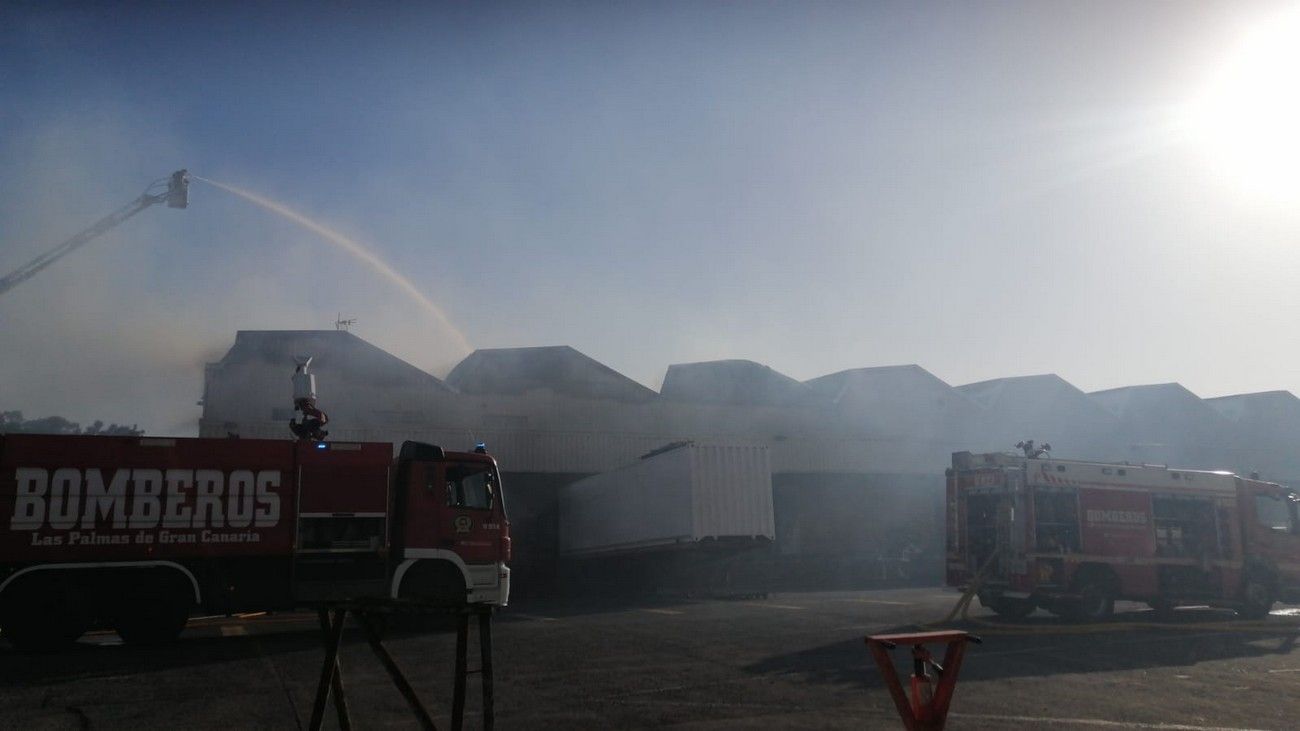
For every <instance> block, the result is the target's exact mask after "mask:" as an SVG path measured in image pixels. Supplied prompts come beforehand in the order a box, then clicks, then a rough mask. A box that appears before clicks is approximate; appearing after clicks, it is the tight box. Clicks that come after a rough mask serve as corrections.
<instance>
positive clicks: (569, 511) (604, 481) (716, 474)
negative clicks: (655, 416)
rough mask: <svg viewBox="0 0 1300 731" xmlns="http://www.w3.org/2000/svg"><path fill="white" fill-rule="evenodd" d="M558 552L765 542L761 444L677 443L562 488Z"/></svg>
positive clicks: (768, 489) (766, 479)
mask: <svg viewBox="0 0 1300 731" xmlns="http://www.w3.org/2000/svg"><path fill="white" fill-rule="evenodd" d="M559 510H560V515H559V517H560V520H559V544H560V553H562V554H564V555H568V556H594V555H600V554H610V553H621V552H637V551H644V550H650V549H660V548H664V547H668V546H677V545H682V544H693V543H699V542H701V541H706V540H710V539H716V540H732V539H751V540H767V541H770V540H772V539H773V538H774V536H775V532H776V531H775V525H774V520H773V517H772V467H771V460H770V458H769V455H768V450H767V447H766V446H761V445H750V444H723V443H701V444H696V443H694V442H682V443H680V444H673V445H669V447H667V448H665V449H661V450H656V451H655V452H651V453H650V454H648V455H646V456H644V457H642V458H641V459H639V460H637V461H636V462H634V463H633V464H630V465H627V466H625V467H621V468H619V469H616V470H613V471H611V472H605V473H603V474H599V475H594V476H592V477H588V478H585V479H582V480H579V481H577V482H574V483H572V484H570V485H566V486H565V487H564V488H562V489H561V490H560V496H559Z"/></svg>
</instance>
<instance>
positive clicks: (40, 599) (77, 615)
mask: <svg viewBox="0 0 1300 731" xmlns="http://www.w3.org/2000/svg"><path fill="white" fill-rule="evenodd" d="M4 599H5V603H4V612H3V615H0V626H3V628H4V636H5V639H7V640H9V642H10V644H12V645H13V646H14V647H15V648H17V649H19V650H21V651H23V652H47V651H51V650H58V649H60V648H63V647H66V646H68V645H71V644H72V643H73V642H76V641H77V638H78V637H80V636H81V635H82V634H84V633H85V631H86V630H87V629H88V628H89V627H90V621H91V618H90V617H89V616H88V615H87V614H86V611H85V610H86V607H87V602H85V601H84V599H83V598H82V597H80V596H78V595H77V592H76V590H75V588H74V587H73V585H72V584H71V583H69V582H66V581H63V580H62V578H61V577H56V576H40V577H37V576H33V577H31V578H29V579H27V580H25V581H21V582H18V583H17V584H16V585H15V586H13V587H10V589H9V590H8V591H6V592H5V597H4Z"/></svg>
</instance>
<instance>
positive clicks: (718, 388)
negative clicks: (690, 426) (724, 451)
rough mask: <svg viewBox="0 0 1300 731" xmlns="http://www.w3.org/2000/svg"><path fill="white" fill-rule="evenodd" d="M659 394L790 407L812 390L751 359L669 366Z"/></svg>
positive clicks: (674, 398)
mask: <svg viewBox="0 0 1300 731" xmlns="http://www.w3.org/2000/svg"><path fill="white" fill-rule="evenodd" d="M659 395H660V396H662V397H663V398H665V399H668V400H670V401H689V402H693V403H714V404H739V405H752V406H789V405H794V404H798V403H805V402H807V401H808V399H809V396H810V395H811V389H810V388H809V387H808V386H806V385H804V384H803V383H800V382H799V381H797V380H795V379H793V378H791V377H789V376H787V375H785V374H783V373H779V372H777V371H775V370H773V369H771V368H769V367H768V366H765V365H763V364H762V363H755V362H754V361H752V360H713V361H705V362H702V363H677V364H674V365H670V366H668V373H667V374H666V375H665V376H664V385H663V387H662V388H661V389H660V390H659Z"/></svg>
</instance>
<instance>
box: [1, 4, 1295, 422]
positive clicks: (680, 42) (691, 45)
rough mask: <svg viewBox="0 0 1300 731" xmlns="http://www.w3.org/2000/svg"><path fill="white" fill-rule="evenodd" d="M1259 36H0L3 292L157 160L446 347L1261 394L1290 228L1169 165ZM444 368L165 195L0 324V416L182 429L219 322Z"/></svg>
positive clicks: (644, 20)
mask: <svg viewBox="0 0 1300 731" xmlns="http://www.w3.org/2000/svg"><path fill="white" fill-rule="evenodd" d="M1277 7H1279V6H1277V5H1275V4H1273V3H1221V4H1219V3H1208V2H1207V3H1197V4H1190V3H1128V2H1123V3H1120V2H1113V3H1111V2H1098V3H1049V2H1029V3H1005V2H998V3H870V4H867V3H861V4H848V3H772V4H768V3H721V2H718V3H669V4H659V3H655V4H644V3H640V4H633V3H626V4H619V3H595V4H551V3H544V4H542V3H538V4H532V3H530V4H499V5H491V6H483V5H479V4H455V5H444V6H433V7H426V6H425V4H417V3H408V4H389V5H384V4H370V3H352V4H327V5H326V6H325V7H320V5H319V4H302V5H283V6H281V5H280V4H277V5H276V6H274V7H271V6H270V5H269V4H261V3H247V4H205V5H202V6H199V5H198V4H194V3H157V4H154V3H131V4H127V5H125V6H121V7H101V6H100V5H98V4H92V5H87V6H79V5H76V4H65V3H9V4H6V5H5V6H4V8H3V9H0V270H4V271H8V270H9V269H11V268H14V267H16V266H18V265H20V264H21V263H23V262H24V261H26V260H27V259H28V258H30V257H31V256H33V255H35V254H37V253H39V252H40V251H42V250H43V249H45V248H47V247H48V246H51V245H53V244H55V243H57V242H59V241H60V240H62V239H64V238H66V237H68V236H70V235H71V234H72V233H75V232H76V231H77V230H79V229H80V228H83V227H84V226H86V225H88V224H89V223H91V222H92V221H93V220H95V219H96V218H98V217H99V216H101V215H103V214H105V213H107V212H109V211H111V210H113V209H114V208H116V207H117V206H119V205H122V204H124V203H126V202H127V201H129V200H130V199H131V198H132V197H134V196H135V195H136V194H138V192H139V190H141V189H143V188H144V187H145V185H147V184H148V183H149V182H150V181H151V180H153V179H154V178H157V177H159V176H162V175H165V174H166V173H168V172H170V171H171V170H173V169H175V168H178V167H182V166H185V167H188V168H190V169H191V170H193V171H194V172H195V173H197V174H199V175H203V176H207V177H210V178H213V179H216V180H221V181H225V182H229V183H233V184H235V185H239V186H243V187H245V188H248V189H251V190H254V191H256V192H258V193H261V194H263V195H267V196H269V197H272V198H275V199H277V200H279V201H281V202H283V203H284V204H286V205H288V206H290V207H292V208H294V209H296V210H299V211H301V212H302V213H304V214H307V215H309V216H311V217H313V218H314V219H316V220H319V221H321V222H322V223H324V224H326V225H328V226H331V227H333V228H336V229H338V230H340V231H342V232H344V233H346V234H347V235H349V236H352V237H354V238H356V239H357V240H358V241H361V242H364V243H365V244H366V245H367V246H368V247H369V248H371V249H373V250H374V251H375V252H376V253H378V254H379V255H380V256H381V257H383V258H384V259H385V260H387V261H388V262H390V263H391V264H392V265H393V266H394V267H396V268H397V269H398V270H400V271H402V272H403V273H404V274H405V275H406V276H408V277H409V278H410V279H411V280H412V281H413V282H415V283H416V284H417V286H419V287H420V288H421V289H422V290H424V291H426V292H428V293H429V296H430V297H431V298H432V299H433V300H435V301H436V302H438V303H439V305H441V306H442V307H443V308H444V309H445V310H446V311H447V313H448V315H449V316H450V317H451V319H452V320H453V321H454V322H456V323H457V325H458V326H459V327H460V329H461V330H463V331H464V332H465V334H466V336H467V337H468V338H469V340H470V341H471V342H472V343H473V344H474V345H475V346H478V347H509V346H523V345H550V344H569V345H573V346H574V347H576V348H578V349H579V350H582V351H584V352H586V353H587V354H589V355H591V356H592V357H595V358H597V359H599V360H601V361H603V362H605V363H607V364H609V365H610V366H612V367H614V368H616V369H618V370H620V371H622V372H624V373H626V374H628V375H629V376H631V377H633V378H636V379H637V380H639V381H642V382H643V383H646V384H647V385H649V386H651V387H657V386H658V385H659V382H660V380H661V379H662V375H663V371H664V369H665V368H666V367H667V365H668V364H670V363H674V362H684V361H695V360H707V359H714V358H748V359H752V360H757V361H759V362H763V363H766V364H768V365H771V366H772V367H774V368H776V369H778V370H781V371H783V372H785V373H788V374H790V375H792V376H794V377H797V378H811V377H815V376H818V375H822V374H825V373H829V372H833V371H837V370H841V369H845V368H852V367H857V366H866V365H887V364H897V363H912V362H915V363H919V364H921V365H922V366H924V367H926V368H928V369H929V370H931V371H933V372H934V373H935V374H936V375H938V376H940V377H941V378H944V379H945V380H947V381H949V382H951V383H955V384H956V383H965V382H970V381H975V380H982V379H986V378H993V377H998V376H1003V375H1022V374H1029V373H1041V372H1056V373H1059V374H1061V375H1062V376H1063V377H1065V378H1066V379H1067V380H1070V381H1072V382H1074V383H1076V384H1077V385H1079V386H1080V387H1082V388H1085V389H1089V390H1092V389H1099V388H1108V387H1113V386H1120V385H1128V384H1133V383H1150V382H1163V381H1180V382H1182V383H1184V384H1185V385H1187V386H1188V387H1189V388H1192V389H1193V390H1194V391H1196V392H1197V393H1200V394H1201V395H1205V396H1213V395H1221V394H1225V393H1234V392H1243V391H1254V390H1266V389H1274V388H1283V389H1291V390H1297V389H1298V388H1300V382H1298V381H1300V378H1297V373H1296V369H1295V368H1294V367H1293V366H1292V365H1291V363H1292V362H1294V361H1295V360H1296V356H1297V355H1300V353H1298V352H1297V351H1298V350H1300V342H1298V341H1297V338H1296V336H1295V335H1294V332H1295V328H1294V326H1293V321H1294V317H1293V315H1294V313H1296V312H1298V311H1300V308H1298V306H1300V294H1297V291H1296V287H1294V285H1293V282H1294V281H1295V280H1296V277H1295V274H1296V269H1297V264H1298V263H1300V258H1298V256H1297V253H1296V250H1295V247H1294V245H1293V242H1295V241H1296V240H1298V239H1297V236H1296V234H1297V233H1300V220H1298V218H1297V215H1296V214H1295V213H1294V212H1293V209H1295V206H1294V205H1291V203H1293V201H1290V200H1279V199H1277V198H1275V197H1267V196H1258V195H1254V194H1252V193H1248V192H1246V189H1245V188H1242V187H1241V186H1236V185H1234V184H1232V183H1230V182H1228V181H1227V180H1225V176H1224V175H1223V174H1222V171H1221V170H1219V169H1216V168H1215V166H1214V165H1213V164H1211V163H1210V162H1209V161H1207V158H1206V156H1205V155H1204V154H1202V153H1203V151H1202V150H1199V149H1197V147H1198V145H1197V144H1196V143H1195V142H1194V141H1193V142H1188V141H1187V140H1184V139H1182V138H1179V137H1178V136H1177V135H1174V134H1171V133H1170V128H1169V125H1168V119H1169V115H1170V111H1169V110H1170V109H1176V108H1178V106H1179V105H1181V104H1184V103H1185V102H1186V100H1187V99H1189V98H1191V97H1193V96H1195V95H1196V94H1197V92H1198V89H1200V88H1201V87H1203V86H1204V85H1205V79H1206V78H1207V76H1208V75H1209V74H1211V73H1212V72H1213V70H1214V67H1215V64H1216V63H1217V62H1218V59H1220V58H1221V57H1222V55H1223V54H1224V53H1225V52H1226V51H1225V49H1228V48H1230V47H1232V44H1233V43H1234V40H1235V38H1236V37H1237V36H1238V35H1240V33H1241V31H1242V29H1243V28H1249V27H1250V26H1251V24H1252V23H1258V22H1261V21H1260V19H1267V18H1268V17H1269V14H1270V13H1274V12H1276V10H1277ZM339 312H341V313H343V314H344V315H345V316H349V317H356V318H357V319H358V321H359V322H358V324H357V326H356V328H355V332H356V333H357V334H358V335H360V336H362V337H365V338H367V339H369V340H371V341H372V342H374V343H376V344H378V345H380V346H381V347H384V348H386V349H389V350H391V351H393V352H395V353H397V354H399V355H401V356H402V357H404V358H406V359H407V360H409V361H411V362H412V363H414V364H416V365H418V366H420V367H423V368H426V369H429V370H431V371H433V372H436V373H440V374H441V373H443V372H445V371H446V370H447V369H448V368H449V367H450V366H451V365H452V364H453V363H454V362H455V361H456V360H458V359H459V357H460V356H461V355H462V354H461V353H459V352H455V349H454V348H451V347H449V345H448V343H449V338H447V337H446V334H445V333H440V332H438V327H437V326H436V323H432V322H430V321H429V320H428V318H426V317H423V316H422V315H421V314H420V313H419V312H418V310H417V309H416V308H414V307H413V306H411V304H410V303H409V302H407V301H406V300H405V299H404V298H403V297H402V296H401V295H400V294H399V293H396V292H394V291H393V290H392V288H391V286H389V285H388V284H387V283H386V282H385V281H384V280H382V279H381V278H379V277H377V276H375V275H374V274H373V273H371V272H370V271H369V270H367V269H365V268H363V267H361V266H360V265H359V264H357V263H356V262H355V261H353V260H351V259H350V258H348V257H347V256H345V255H343V254H341V253H339V252H338V251H337V250H335V249H332V248H330V247H329V246H326V245H324V244H323V243H322V242H320V241H319V240H317V239H315V238H313V236H312V235H311V234H310V233H309V232H307V231H304V230H303V229H301V228H299V227H296V226H294V225H292V224H290V223H288V222H285V221H282V220H279V219H277V218H275V217H274V216H272V215H269V214H267V213H266V212H264V211H261V210H259V209H257V208H255V207H253V206H251V205H249V204H248V203H246V202H244V201H241V200H239V199H237V198H234V197H232V196H230V195H229V194H227V193H224V192H222V191H219V190H217V189H214V188H212V187H209V186H204V185H202V184H201V183H195V184H194V188H193V191H192V196H191V207H190V209H188V210H186V211H171V210H164V209H161V208H160V209H155V210H150V211H147V212H145V213H144V214H142V215H141V216H139V217H138V218H136V219H134V220H132V221H131V222H129V223H127V224H125V225H124V226H122V227H120V228H119V229H118V230H116V231H114V232H113V233H112V234H110V235H108V236H105V237H104V238H103V239H101V240H99V241H97V242H95V243H94V244H92V245H90V246H89V247H87V248H86V249H85V250H84V251H82V252H79V253H78V254H77V255H76V256H75V257H69V258H68V259H67V260H65V261H62V262H60V263H59V264H57V265H56V266H54V267H51V268H50V269H49V270H48V271H46V272H44V273H42V275H41V276H40V277H38V278H35V279H33V280H31V281H30V282H28V283H26V284H24V285H22V286H21V287H20V288H17V289H15V290H14V291H13V292H11V293H10V294H9V295H6V296H5V297H4V298H0V322H3V325H2V326H0V327H3V331H4V332H5V337H6V338H7V339H8V341H9V342H8V343H7V344H6V346H5V347H4V348H3V349H0V351H2V352H0V373H3V374H4V376H5V377H4V379H3V383H0V402H3V403H2V404H0V405H3V406H4V407H5V408H21V409H23V410H24V411H26V412H28V413H29V414H37V413H62V414H66V415H69V416H71V417H73V418H81V419H91V418H104V419H107V420H119V421H120V420H123V419H126V420H128V421H139V422H141V423H143V424H145V425H147V426H149V427H150V428H151V429H152V430H154V431H180V430H185V429H192V426H187V425H188V424H190V423H191V422H192V420H193V419H194V418H196V417H197V414H198V409H197V408H195V407H194V406H193V402H194V400H195V399H196V398H197V396H198V394H199V392H200V390H201V382H202V367H201V365H202V363H203V362H204V361H206V360H214V359H216V358H217V357H219V356H220V354H221V353H222V352H223V351H224V350H225V348H227V347H229V344H230V343H231V342H232V341H233V336H234V331H235V330H236V329H262V328H268V329H269V328H302V329H307V328H323V327H331V326H332V323H333V320H334V318H335V315H336V313H339Z"/></svg>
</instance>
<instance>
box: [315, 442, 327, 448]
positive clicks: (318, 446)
mask: <svg viewBox="0 0 1300 731" xmlns="http://www.w3.org/2000/svg"><path fill="white" fill-rule="evenodd" d="M316 448H317V449H329V448H330V445H328V444H326V443H325V442H316Z"/></svg>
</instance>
